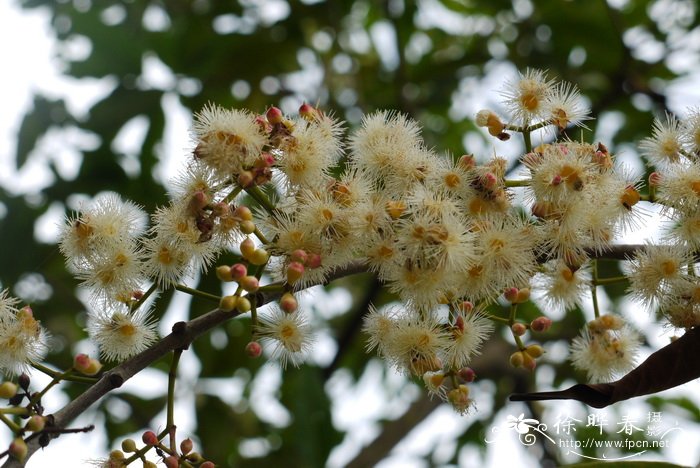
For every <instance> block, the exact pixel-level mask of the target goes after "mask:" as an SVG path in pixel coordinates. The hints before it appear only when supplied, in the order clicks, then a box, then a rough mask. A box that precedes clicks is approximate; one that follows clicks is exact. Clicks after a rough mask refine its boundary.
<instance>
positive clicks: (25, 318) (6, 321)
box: [0, 293, 49, 375]
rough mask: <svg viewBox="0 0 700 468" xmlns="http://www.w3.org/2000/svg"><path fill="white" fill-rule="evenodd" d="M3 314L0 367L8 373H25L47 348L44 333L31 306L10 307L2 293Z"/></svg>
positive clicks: (46, 339) (0, 335) (45, 334)
mask: <svg viewBox="0 0 700 468" xmlns="http://www.w3.org/2000/svg"><path fill="white" fill-rule="evenodd" d="M2 296H3V297H0V300H2V302H5V305H4V306H3V307H5V308H6V311H5V313H4V314H3V316H2V317H0V349H1V350H2V352H0V370H2V371H3V372H5V373H6V374H8V375H16V374H21V373H22V372H26V371H27V369H28V368H29V367H30V365H31V363H32V362H37V361H41V360H42V359H43V358H44V356H45V355H46V352H47V351H48V338H49V336H48V334H47V333H46V331H45V330H44V328H43V327H42V326H41V324H40V323H39V321H38V320H36V319H35V318H34V315H33V313H32V309H30V308H29V307H23V308H21V309H19V310H15V309H13V308H12V305H11V304H10V303H9V301H10V299H9V298H7V296H6V295H5V294H4V293H3V295H2Z"/></svg>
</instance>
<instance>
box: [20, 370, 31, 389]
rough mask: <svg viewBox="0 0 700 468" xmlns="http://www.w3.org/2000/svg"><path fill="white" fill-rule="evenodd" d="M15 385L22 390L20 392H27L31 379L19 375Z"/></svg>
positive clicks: (24, 375) (25, 375)
mask: <svg viewBox="0 0 700 468" xmlns="http://www.w3.org/2000/svg"><path fill="white" fill-rule="evenodd" d="M17 383H18V384H19V386H20V387H21V388H22V390H24V391H27V390H29V384H30V383H31V379H30V378H29V376H28V375H27V374H20V376H19V377H18V378H17Z"/></svg>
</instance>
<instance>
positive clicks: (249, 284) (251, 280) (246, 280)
mask: <svg viewBox="0 0 700 468" xmlns="http://www.w3.org/2000/svg"><path fill="white" fill-rule="evenodd" d="M238 284H239V285H240V286H241V288H243V289H244V290H245V291H248V292H255V291H257V290H258V288H259V287H260V283H259V282H258V279H257V278H256V277H255V276H251V275H248V276H244V277H243V278H241V280H240V281H239V282H238Z"/></svg>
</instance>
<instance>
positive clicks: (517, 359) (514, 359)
mask: <svg viewBox="0 0 700 468" xmlns="http://www.w3.org/2000/svg"><path fill="white" fill-rule="evenodd" d="M524 362H525V358H524V357H523V353H521V352H520V351H516V352H514V353H513V354H511V355H510V365H511V366H513V367H522V365H523V363H524Z"/></svg>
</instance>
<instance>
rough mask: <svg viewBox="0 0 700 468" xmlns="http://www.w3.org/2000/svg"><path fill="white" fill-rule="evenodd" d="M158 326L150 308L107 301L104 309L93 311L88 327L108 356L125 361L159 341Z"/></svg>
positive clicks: (102, 353)
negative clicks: (128, 306)
mask: <svg viewBox="0 0 700 468" xmlns="http://www.w3.org/2000/svg"><path fill="white" fill-rule="evenodd" d="M115 306H116V307H117V309H116V310H115ZM156 326H157V321H156V320H155V319H154V318H153V317H152V316H151V314H150V311H147V310H144V309H139V310H137V311H135V312H129V311H127V310H125V306H123V304H114V305H110V304H107V303H105V304H104V307H102V309H101V310H99V311H95V312H93V313H92V314H90V316H89V320H88V328H87V331H88V334H89V335H90V338H92V340H93V341H94V342H95V343H97V345H98V346H99V348H100V354H101V355H102V356H103V357H104V358H105V359H108V360H110V361H124V360H126V359H128V358H130V357H132V356H134V355H136V354H138V353H140V352H141V351H143V350H145V349H146V348H148V347H149V346H150V345H152V344H153V343H155V341H156V340H157V339H158V334H157V333H156Z"/></svg>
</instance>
